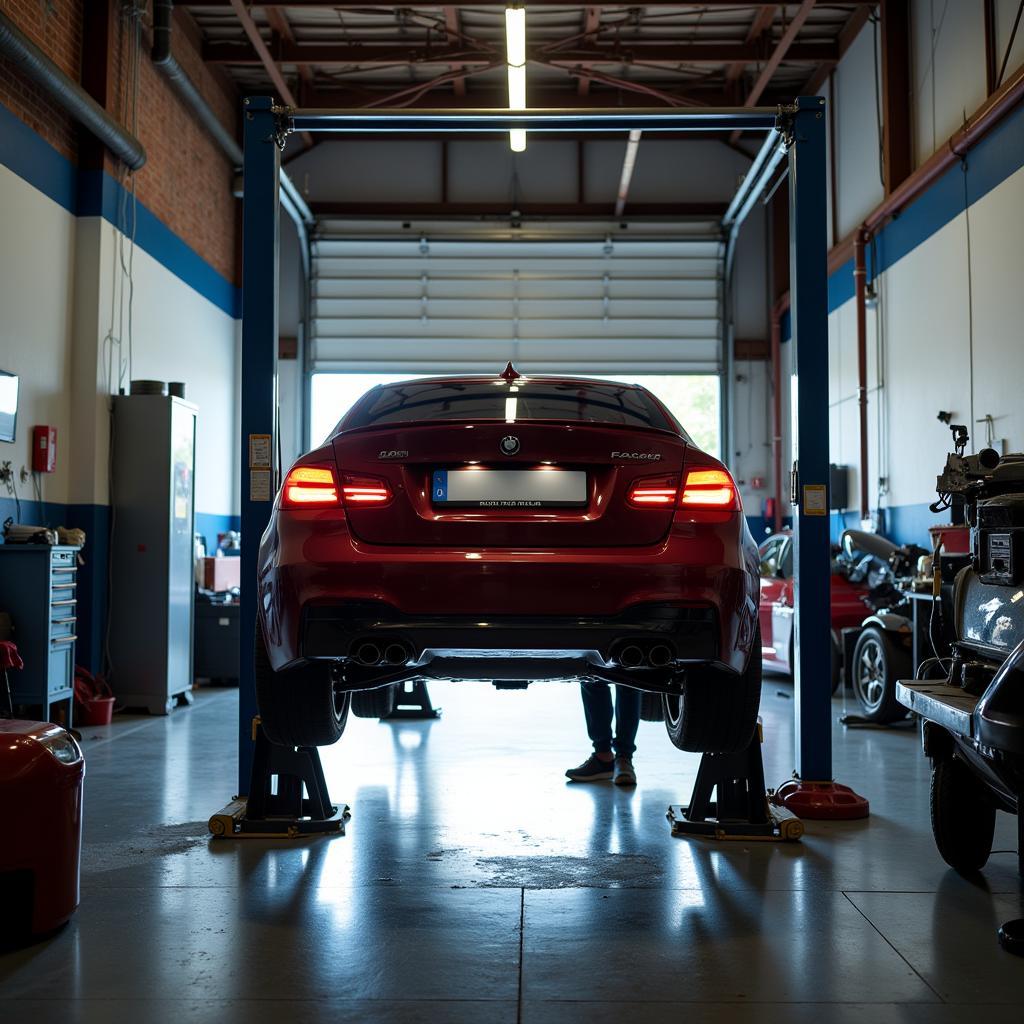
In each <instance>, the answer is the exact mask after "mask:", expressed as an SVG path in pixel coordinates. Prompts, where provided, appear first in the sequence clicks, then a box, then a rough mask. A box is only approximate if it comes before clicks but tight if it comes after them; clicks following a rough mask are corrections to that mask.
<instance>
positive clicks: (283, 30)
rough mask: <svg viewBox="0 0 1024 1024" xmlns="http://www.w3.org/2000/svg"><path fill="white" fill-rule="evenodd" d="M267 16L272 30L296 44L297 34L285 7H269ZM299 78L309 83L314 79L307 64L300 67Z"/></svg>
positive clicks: (290, 42) (266, 10)
mask: <svg viewBox="0 0 1024 1024" xmlns="http://www.w3.org/2000/svg"><path fill="white" fill-rule="evenodd" d="M264 13H265V14H266V16H267V24H268V25H269V26H270V31H271V32H273V33H274V34H275V35H276V36H278V37H279V38H280V39H283V40H284V41H285V42H286V43H289V44H294V42H295V35H294V33H293V32H292V26H291V23H290V22H289V21H288V14H287V13H286V11H285V9H284V8H283V7H267V8H266V9H265V10H264ZM299 78H301V79H302V81H303V82H305V83H306V84H307V85H308V84H310V83H311V82H312V81H313V71H312V69H310V68H309V67H307V66H306V65H305V64H303V65H301V66H300V67H299Z"/></svg>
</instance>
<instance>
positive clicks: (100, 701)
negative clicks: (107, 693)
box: [75, 697, 114, 725]
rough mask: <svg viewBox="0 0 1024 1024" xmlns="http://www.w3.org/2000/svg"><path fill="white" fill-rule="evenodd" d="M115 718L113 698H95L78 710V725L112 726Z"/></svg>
mask: <svg viewBox="0 0 1024 1024" xmlns="http://www.w3.org/2000/svg"><path fill="white" fill-rule="evenodd" d="M113 717H114V698H113V697H93V698H92V700H87V701H84V702H83V703H82V704H80V705H79V708H78V721H77V722H76V723H75V724H76V725H110V722H111V719H112V718H113Z"/></svg>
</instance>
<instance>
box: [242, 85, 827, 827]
mask: <svg viewBox="0 0 1024 1024" xmlns="http://www.w3.org/2000/svg"><path fill="white" fill-rule="evenodd" d="M517 128H518V129H526V130H527V131H529V132H532V133H549V132H565V131H572V132H605V133H607V132H609V131H612V132H617V131H621V132H622V133H623V134H626V133H627V132H630V131H632V130H636V129H641V130H643V132H644V133H645V134H678V133H694V132H698V133H700V132H728V131H734V130H737V129H738V130H741V131H746V132H759V133H762V134H763V135H764V137H765V139H764V144H763V146H762V147H761V148H760V150H759V152H758V154H757V156H756V157H755V159H754V162H753V164H752V166H751V170H750V173H748V175H747V177H746V178H745V180H744V181H743V183H742V184H741V186H740V188H739V191H738V192H737V195H736V198H735V199H734V200H733V202H732V203H731V204H730V207H729V211H728V212H727V215H726V219H725V221H724V222H723V230H724V231H725V232H726V233H727V234H728V235H729V237H730V238H731V240H732V241H734V240H735V235H736V232H737V231H738V228H739V225H740V224H741V223H742V220H743V218H744V217H745V216H746V215H747V213H748V212H749V211H750V209H751V208H752V207H753V206H754V204H755V203H756V202H757V200H758V199H759V197H760V196H761V195H762V194H763V193H764V192H765V190H766V189H767V187H768V185H769V183H770V182H771V181H772V179H773V178H774V177H775V176H776V174H775V169H776V167H777V166H778V165H779V164H780V163H781V162H782V161H783V160H786V161H788V188H789V210H790V295H791V306H790V308H791V316H792V343H793V345H794V347H795V359H794V370H795V378H794V379H795V394H794V402H795V407H796V410H797V416H796V423H795V427H796V429H795V437H794V459H795V460H796V461H795V462H794V491H795V495H796V507H795V508H794V535H795V549H796V554H795V570H796V571H795V577H796V600H795V623H794V627H795V630H796V634H795V636H796V642H795V658H796V666H795V702H794V705H795V716H796V723H795V724H796V730H795V732H796V738H797V742H796V759H795V760H796V763H795V769H796V771H795V776H794V778H795V782H792V783H788V784H787V787H789V788H790V789H791V797H790V802H789V806H790V807H791V808H793V809H794V810H798V811H799V812H800V813H802V814H804V815H805V816H810V817H813V816H814V805H818V806H821V805H823V804H824V805H827V804H828V803H829V798H830V793H831V791H832V790H833V789H843V788H844V787H836V786H835V784H834V783H833V781H832V746H831V685H830V671H829V665H830V659H831V652H830V644H831V634H830V620H829V575H830V570H831V556H830V544H829V519H828V509H829V500H828V486H829V472H828V470H829V442H828V438H829V431H828V424H829V409H828V319H827V277H826V274H827V270H826V255H827V235H826V176H825V140H826V119H825V100H824V99H823V98H821V97H816V96H815V97H801V98H799V99H797V100H796V102H795V103H793V104H792V105H789V106H781V107H778V108H767V107H744V108H728V109H713V108H706V107H705V108H686V109H678V108H676V109H670V108H661V109H632V110H621V109H620V110H616V109H611V110H533V111H525V112H521V113H519V112H506V111H495V110H463V111H429V110H419V111H410V110H404V109H391V110H388V109H375V110H303V109H292V108H287V107H282V106H278V105H277V104H276V103H275V102H274V101H273V99H271V98H269V97H250V98H249V99H247V100H246V101H245V164H244V188H245V199H244V208H243V255H242V269H243V281H242V288H243V298H242V316H243V319H242V424H241V425H242V437H241V453H240V454H241V505H242V507H241V513H242V516H241V518H242V535H243V537H244V538H245V542H244V544H243V546H242V556H241V557H242V579H243V580H244V585H243V587H242V594H241V659H240V660H241V673H240V686H239V696H240V700H239V723H238V755H239V756H238V792H240V793H249V792H250V789H252V792H254V793H255V792H256V791H257V787H258V788H259V791H260V792H262V791H263V787H264V786H265V784H266V780H265V779H262V778H261V779H258V780H256V781H253V782H251V779H252V778H253V763H254V752H255V750H256V734H255V733H254V731H253V729H252V723H253V720H254V718H255V717H256V700H255V692H254V685H253V666H252V650H253V637H254V633H255V625H256V609H257V601H258V598H259V595H258V593H257V589H256V586H255V580H256V564H257V549H258V538H259V537H260V536H261V535H262V534H263V531H264V529H265V528H266V526H267V522H268V520H269V518H270V511H271V502H272V500H273V493H274V490H275V488H274V487H273V486H269V484H270V483H271V478H270V477H268V476H265V475H263V474H266V469H265V468H264V467H256V466H252V464H251V463H250V453H251V451H252V450H253V448H254V446H252V445H250V440H251V439H253V438H256V437H260V436H261V435H262V436H264V437H265V436H266V435H270V436H274V434H275V432H276V429H277V416H276V399H277V334H278V250H279V180H280V160H281V149H282V147H283V145H284V141H285V139H286V137H287V136H288V135H289V134H290V133H291V132H296V131H299V132H317V133H331V134H342V135H343V134H346V133H359V134H361V135H365V134H367V133H381V134H388V133H394V132H403V133H409V132H431V133H439V132H441V133H445V132H447V133H454V134H474V133H481V132H490V133H493V132H508V131H509V130H511V129H517ZM726 343H728V339H726ZM270 447H271V451H274V450H276V448H275V446H274V445H271V446H270ZM264 450H265V448H264ZM273 482H275V483H276V480H274V481H273ZM313 753H314V754H315V751H314V752H313ZM758 761H759V755H758ZM269 763H270V762H269V761H268V759H267V758H266V757H261V758H259V765H264V766H266V765H267V764H269ZM259 765H258V766H259ZM264 770H265V769H264ZM319 778H320V779H321V780H322V775H320V776H319ZM761 785H763V781H762V782H761ZM308 788H309V787H308V786H307V789H308ZM310 796H313V794H312V793H310ZM808 798H809V800H810V805H809V803H808ZM323 802H324V803H329V801H327V800H326V791H324V800H323ZM809 806H810V813H808V807H809ZM251 810H252V809H250V813H251ZM332 810H333V809H332ZM820 816H827V814H822V815H820Z"/></svg>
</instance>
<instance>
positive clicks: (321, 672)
mask: <svg viewBox="0 0 1024 1024" xmlns="http://www.w3.org/2000/svg"><path fill="white" fill-rule="evenodd" d="M253 669H254V672H253V674H254V676H255V681H256V705H257V707H258V708H259V712H260V718H261V720H262V722H263V731H264V732H265V733H266V734H267V739H269V740H270V742H271V743H277V744H279V745H281V746H283V747H327V746H330V745H331V744H332V743H337V742H338V740H339V739H340V738H341V734H342V733H343V732H344V731H345V725H346V723H347V722H348V709H349V704H350V703H351V700H350V695H349V694H348V693H346V692H344V691H343V690H341V689H339V688H337V687H336V686H335V683H334V678H333V676H332V674H331V670H330V666H328V665H327V664H325V663H323V662H309V663H308V664H306V665H300V666H298V667H297V668H291V669H286V670H285V671H284V672H275V671H274V670H273V669H272V668H271V667H270V659H269V658H268V657H267V645H266V642H265V641H264V639H263V628H262V626H260V623H259V621H258V620H257V622H256V644H255V650H254V651H253Z"/></svg>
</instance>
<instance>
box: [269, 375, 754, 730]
mask: <svg viewBox="0 0 1024 1024" xmlns="http://www.w3.org/2000/svg"><path fill="white" fill-rule="evenodd" d="M258 574H259V581H258V585H259V623H258V635H257V647H256V691H257V699H258V703H259V709H260V715H261V717H262V720H263V724H264V728H265V730H266V732H267V734H268V736H269V737H270V738H271V739H272V740H273V741H275V742H279V743H284V744H288V745H297V746H302V745H311V746H312V745H322V744H326V743H332V742H334V741H335V740H336V739H337V738H338V737H339V736H340V735H341V732H342V730H343V729H344V725H345V721H346V717H347V715H348V711H349V707H350V706H352V707H353V710H354V713H355V714H357V715H364V716H366V717H370V716H376V715H379V714H384V713H386V712H387V709H388V707H389V700H393V696H392V695H393V692H394V690H395V688H396V687H397V684H399V683H401V682H404V681H406V680H409V679H413V678H435V679H437V678H440V679H466V680H468V679H477V680H479V679H485V680H492V681H495V682H496V683H498V684H501V685H519V686H522V685H525V683H526V682H529V681H534V680H542V679H566V678H587V679H598V680H604V681H606V682H612V683H625V684H627V685H630V686H633V687H636V688H638V689H642V690H646V691H650V692H652V693H655V694H663V695H664V698H663V705H664V714H665V719H666V726H667V728H668V731H669V735H670V736H671V737H672V739H673V742H675V743H676V744H677V745H679V746H682V747H683V748H684V749H689V750H697V749H700V750H726V749H741V748H743V747H744V746H745V745H746V744H747V742H749V739H750V736H751V735H752V734H753V729H754V727H755V724H756V718H757V708H758V700H759V696H760V674H761V658H760V639H759V637H758V621H757V601H758V593H759V591H758V587H759V582H760V581H759V578H758V558H757V547H756V545H755V544H754V542H753V539H752V538H751V536H750V532H749V530H748V529H747V526H746V522H745V519H744V517H743V513H742V509H741V507H740V500H739V495H738V493H737V490H736V485H735V483H734V482H733V479H732V477H731V476H730V475H729V473H728V472H727V471H726V469H725V467H724V466H723V465H722V464H721V463H720V462H718V461H717V460H716V459H714V458H712V457H711V456H709V455H707V454H705V453H704V452H702V451H700V450H699V449H698V448H696V447H695V446H694V444H693V442H692V441H691V440H690V438H689V437H688V436H687V434H686V432H685V431H684V430H683V429H682V427H681V426H680V425H679V424H678V423H677V422H676V420H675V419H674V418H673V416H672V415H671V413H669V412H668V410H667V409H666V408H665V407H664V406H663V405H662V403H661V402H659V401H658V399H656V398H655V397H654V396H653V395H652V394H651V393H650V392H648V391H647V390H646V389H644V388H642V387H637V386H635V385H630V384H618V383H610V382H607V381H596V380H585V379H580V378H571V377H529V378H528V377H524V376H521V375H520V374H518V373H517V372H516V371H515V370H514V369H512V367H511V365H510V366H509V367H508V368H507V369H506V370H505V372H504V373H502V374H500V375H496V376H491V377H487V376H473V377H469V376H467V377H450V378H434V379H428V380H424V379H420V380H415V381H407V382H404V383H396V384H388V385H384V386H380V387H376V388H374V389H373V390H371V391H369V392H368V393H367V394H366V395H364V396H363V398H361V399H360V400H359V401H358V402H357V403H356V405H355V406H354V407H353V408H352V409H351V411H350V412H349V413H348V414H347V415H346V416H345V417H344V419H343V420H342V421H341V423H340V424H339V425H338V426H337V427H336V428H335V430H334V432H333V434H332V435H331V437H330V438H329V439H328V440H327V441H326V442H325V443H324V444H323V445H322V446H321V447H320V448H317V449H316V450H314V451H311V452H309V453H308V454H306V455H303V456H302V457H301V458H300V459H299V460H298V461H297V462H296V463H295V465H294V466H293V467H292V468H291V469H290V471H289V472H288V473H287V475H286V476H285V479H284V483H283V486H282V488H281V490H280V492H279V494H278V496H277V500H276V503H275V508H274V512H273V516H272V519H271V522H270V524H269V526H268V528H267V531H266V533H265V534H264V536H263V538H262V542H261V547H260V554H259V569H258ZM353 694H354V697H352V695H353ZM353 701H354V703H353Z"/></svg>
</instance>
